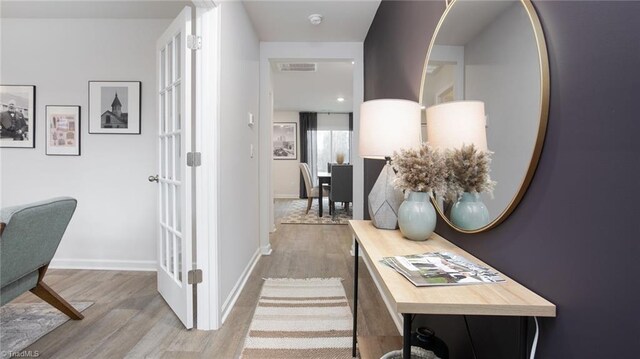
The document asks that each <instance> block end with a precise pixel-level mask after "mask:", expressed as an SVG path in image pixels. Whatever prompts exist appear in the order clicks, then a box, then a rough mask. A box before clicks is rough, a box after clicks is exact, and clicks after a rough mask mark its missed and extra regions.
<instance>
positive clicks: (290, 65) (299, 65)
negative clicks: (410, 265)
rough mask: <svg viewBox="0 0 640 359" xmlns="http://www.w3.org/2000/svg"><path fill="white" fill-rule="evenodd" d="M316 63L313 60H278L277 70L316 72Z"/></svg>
mask: <svg viewBox="0 0 640 359" xmlns="http://www.w3.org/2000/svg"><path fill="white" fill-rule="evenodd" d="M317 65H318V64H316V63H313V62H280V63H278V70H280V72H316V70H317Z"/></svg>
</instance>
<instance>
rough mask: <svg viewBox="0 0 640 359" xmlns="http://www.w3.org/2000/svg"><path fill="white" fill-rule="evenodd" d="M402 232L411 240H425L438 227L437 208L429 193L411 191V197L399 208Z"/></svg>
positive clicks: (399, 223)
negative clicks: (434, 206) (432, 202)
mask: <svg viewBox="0 0 640 359" xmlns="http://www.w3.org/2000/svg"><path fill="white" fill-rule="evenodd" d="M398 225H399V226H400V232H402V234H403V235H404V236H405V237H406V238H408V239H411V240H414V241H424V240H426V239H428V238H429V236H431V233H433V230H434V229H435V228H436V210H435V209H434V208H433V205H432V204H431V201H430V197H429V193H427V192H410V193H409V197H408V198H407V199H406V200H405V201H404V202H402V204H401V205H400V208H399V209H398Z"/></svg>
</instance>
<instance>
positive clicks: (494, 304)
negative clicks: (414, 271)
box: [349, 220, 556, 358]
mask: <svg viewBox="0 0 640 359" xmlns="http://www.w3.org/2000/svg"><path fill="white" fill-rule="evenodd" d="M349 227H350V228H351V231H352V232H353V236H354V239H355V244H354V252H355V253H354V255H355V256H354V257H355V262H354V300H353V312H354V316H353V352H352V354H353V356H354V357H355V356H356V343H357V342H358V338H357V328H358V315H357V313H358V255H359V252H360V250H361V251H362V255H363V257H364V258H365V260H366V261H367V262H368V263H369V265H370V272H371V276H372V277H373V278H374V280H375V281H376V282H377V285H378V290H380V291H381V292H382V293H381V294H382V295H383V296H384V297H386V298H387V299H388V300H389V301H390V303H391V306H392V309H393V310H395V312H397V313H401V314H402V317H403V322H404V323H403V340H402V349H403V358H410V355H409V354H410V351H411V324H412V316H413V315H415V314H443V315H504V316H517V317H520V318H521V320H520V323H521V324H520V356H521V357H522V358H526V355H527V344H526V343H527V318H528V317H555V316H556V306H555V305H554V304H552V303H550V302H548V301H547V300H546V299H544V298H542V297H540V296H539V295H537V294H535V293H534V292H532V291H530V290H529V289H527V288H525V287H524V286H522V285H520V284H519V283H517V282H516V281H514V280H512V279H511V278H509V277H508V276H506V275H504V274H503V273H500V275H501V276H502V277H503V278H504V279H505V282H501V283H487V284H470V285H454V286H430V287H416V286H414V285H413V284H412V283H411V282H409V281H408V280H407V279H406V278H405V277H403V276H402V275H401V274H399V273H397V272H396V271H395V270H394V269H392V268H390V267H388V266H386V265H384V264H382V263H380V259H382V258H383V257H390V256H397V255H408V254H418V253H425V252H449V253H454V254H457V255H460V256H462V257H465V258H466V259H468V260H470V261H472V262H475V263H478V264H481V265H484V266H487V267H491V266H489V265H487V264H486V263H484V262H482V261H481V260H479V259H477V258H475V257H474V256H472V255H471V254H469V253H467V252H465V251H464V250H462V249H461V248H459V247H457V246H456V245H454V244H453V243H451V242H449V241H447V240H445V239H444V238H442V237H440V236H439V235H437V234H435V233H434V234H433V235H432V236H431V237H430V238H429V239H428V240H426V241H423V242H414V241H411V240H408V239H406V238H403V237H402V234H401V233H400V231H398V230H383V229H377V228H375V227H374V226H373V225H372V224H371V222H370V221H360V220H352V221H349ZM364 342H366V340H365V341H364ZM360 344H361V346H362V345H363V344H364V343H363V341H361V343H360ZM396 349H398V348H396ZM360 352H361V354H362V352H363V350H362V347H361V350H360Z"/></svg>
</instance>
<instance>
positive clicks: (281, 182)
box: [271, 111, 301, 198]
mask: <svg viewBox="0 0 640 359" xmlns="http://www.w3.org/2000/svg"><path fill="white" fill-rule="evenodd" d="M273 122H295V123H296V129H297V134H296V138H297V142H296V143H297V144H298V148H297V150H298V156H297V158H296V159H295V160H273V161H272V162H271V166H272V171H271V175H272V177H271V182H272V183H273V197H274V198H298V197H299V196H300V167H299V164H300V151H301V149H300V114H299V112H296V111H275V112H274V113H273Z"/></svg>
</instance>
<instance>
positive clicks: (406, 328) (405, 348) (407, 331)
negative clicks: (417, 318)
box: [402, 313, 413, 359]
mask: <svg viewBox="0 0 640 359" xmlns="http://www.w3.org/2000/svg"><path fill="white" fill-rule="evenodd" d="M402 318H403V319H404V320H403V321H404V323H403V330H402V358H403V359H410V358H411V322H412V320H413V318H412V315H411V314H406V313H405V314H402Z"/></svg>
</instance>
